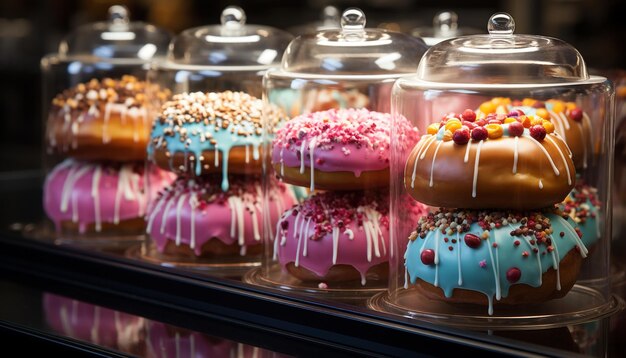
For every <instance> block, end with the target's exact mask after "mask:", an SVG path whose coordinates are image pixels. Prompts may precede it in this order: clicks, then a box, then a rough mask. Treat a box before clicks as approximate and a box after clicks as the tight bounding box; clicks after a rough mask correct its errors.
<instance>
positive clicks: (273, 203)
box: [147, 176, 296, 257]
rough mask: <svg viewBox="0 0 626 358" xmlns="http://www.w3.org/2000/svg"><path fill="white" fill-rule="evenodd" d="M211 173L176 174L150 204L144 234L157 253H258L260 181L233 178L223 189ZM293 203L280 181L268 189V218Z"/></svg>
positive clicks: (288, 192) (185, 254) (260, 214)
mask: <svg viewBox="0 0 626 358" xmlns="http://www.w3.org/2000/svg"><path fill="white" fill-rule="evenodd" d="M220 183H221V179H220V178H216V177H215V176H205V177H195V178H193V179H187V178H179V179H178V180H176V181H175V182H174V183H173V184H172V185H171V186H169V187H167V188H165V189H164V190H163V191H161V192H160V193H159V194H158V196H157V198H156V200H155V201H154V202H152V204H151V205H150V208H149V209H148V227H147V233H148V234H149V235H150V238H151V239H152V241H153V242H154V244H155V246H156V248H157V250H158V251H159V252H160V253H162V254H163V253H165V254H169V255H174V256H183V257H198V256H201V257H205V256H211V255H220V256H224V255H241V256H244V255H246V254H248V255H254V254H258V253H260V249H261V243H262V241H261V235H262V231H261V230H262V221H261V220H262V211H261V210H262V207H261V205H262V204H261V183H260V180H258V179H257V180H251V179H250V177H233V180H232V181H231V182H230V185H229V189H228V191H226V192H224V191H222V188H221V186H220ZM295 202H296V199H295V196H294V194H293V192H292V191H291V190H289V189H288V188H287V187H286V186H285V185H284V184H282V183H280V184H277V186H276V187H275V188H274V189H273V190H272V191H271V195H270V200H269V208H268V210H270V218H271V220H273V222H275V221H276V220H278V217H279V215H280V214H281V213H282V212H284V211H285V210H286V209H287V208H289V207H291V206H292V205H293V204H294V203H295Z"/></svg>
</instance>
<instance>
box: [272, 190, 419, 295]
mask: <svg viewBox="0 0 626 358" xmlns="http://www.w3.org/2000/svg"><path fill="white" fill-rule="evenodd" d="M403 203H405V205H406V208H405V209H403V212H404V213H407V214H408V215H410V216H411V219H412V220H417V218H418V217H419V216H422V215H426V214H427V209H426V207H425V206H423V205H422V204H419V203H417V202H415V201H413V200H408V199H407V200H404V201H403ZM389 249H390V247H389V194H388V193H384V192H373V191H372V192H369V191H367V192H362V191H336V192H332V191H327V192H322V193H318V194H315V195H313V196H311V197H309V198H307V199H306V200H305V201H304V202H302V203H301V204H299V205H296V206H294V207H293V208H291V209H290V210H288V211H287V212H285V213H284V214H283V216H282V217H281V218H280V220H279V221H278V224H277V227H276V236H275V238H274V258H275V259H277V260H278V262H279V263H280V265H281V266H282V267H283V269H285V270H287V271H288V272H289V273H291V274H292V275H293V276H294V277H296V278H298V279H300V280H302V281H322V282H324V283H334V282H345V281H353V280H360V282H361V284H362V285H365V284H366V282H367V280H368V279H373V280H385V279H386V278H387V272H388V268H389V265H388V261H389Z"/></svg>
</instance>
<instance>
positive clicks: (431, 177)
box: [429, 141, 443, 188]
mask: <svg viewBox="0 0 626 358" xmlns="http://www.w3.org/2000/svg"><path fill="white" fill-rule="evenodd" d="M441 144H443V141H439V143H437V147H436V148H435V153H434V154H433V161H432V163H431V165H430V183H429V186H430V187H431V188H432V187H433V185H434V182H433V174H434V172H435V160H436V159H437V153H438V152H439V148H440V147H441Z"/></svg>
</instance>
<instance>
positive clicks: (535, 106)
mask: <svg viewBox="0 0 626 358" xmlns="http://www.w3.org/2000/svg"><path fill="white" fill-rule="evenodd" d="M533 108H546V104H545V103H543V102H541V101H536V102H535V103H533Z"/></svg>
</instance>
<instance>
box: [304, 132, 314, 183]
mask: <svg viewBox="0 0 626 358" xmlns="http://www.w3.org/2000/svg"><path fill="white" fill-rule="evenodd" d="M314 149H315V137H313V138H311V141H310V142H309V155H310V157H311V158H310V159H311V160H310V162H309V166H310V172H311V187H310V190H311V191H314V190H315V174H314V173H315V158H314V155H313V150H314ZM302 163H304V160H303V161H302Z"/></svg>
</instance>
